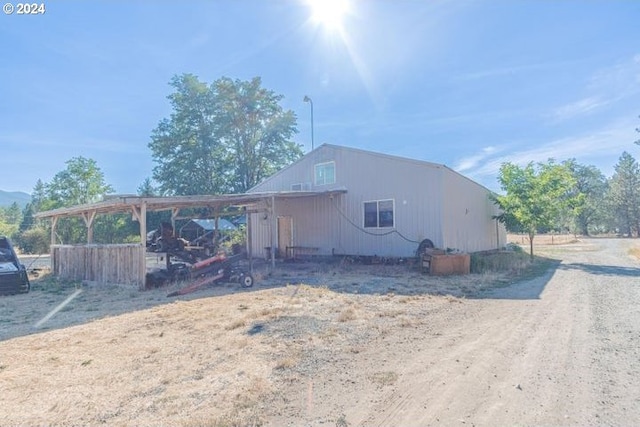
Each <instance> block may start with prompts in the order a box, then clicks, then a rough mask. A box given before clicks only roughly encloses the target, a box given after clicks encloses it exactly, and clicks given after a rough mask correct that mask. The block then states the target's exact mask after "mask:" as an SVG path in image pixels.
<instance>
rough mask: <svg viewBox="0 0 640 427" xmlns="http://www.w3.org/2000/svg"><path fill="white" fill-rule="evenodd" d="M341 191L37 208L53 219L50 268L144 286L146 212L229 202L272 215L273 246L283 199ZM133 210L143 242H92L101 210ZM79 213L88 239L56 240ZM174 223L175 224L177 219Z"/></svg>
mask: <svg viewBox="0 0 640 427" xmlns="http://www.w3.org/2000/svg"><path fill="white" fill-rule="evenodd" d="M336 192H344V190H341V191H320V192H318V191H283V192H265V193H245V194H225V195H215V196H207V195H197V196H174V197H141V196H133V195H119V196H106V197H105V199H104V200H103V201H100V202H96V203H90V204H85V205H78V206H72V207H67V208H59V209H53V210H49V211H44V212H38V213H36V214H35V215H34V216H35V218H38V219H51V249H50V253H51V271H52V272H53V274H54V275H56V276H58V277H60V278H63V279H68V280H87V281H92V282H97V283H117V284H130V285H137V286H138V288H139V289H144V288H145V276H146V272H147V265H146V236H147V212H149V211H171V220H172V222H174V223H175V220H176V219H180V211H181V210H182V209H189V208H207V209H208V211H209V212H210V216H211V217H212V218H217V217H219V216H221V215H222V214H223V212H225V213H226V211H228V210H229V209H230V208H232V209H235V210H236V212H238V213H242V214H245V215H251V214H257V213H260V214H261V215H266V216H267V217H268V218H269V219H270V221H269V227H270V235H271V242H272V247H275V246H276V230H277V217H276V215H275V212H276V205H277V203H278V201H279V200H284V199H291V198H300V197H320V196H323V195H330V194H333V193H336ZM116 213H130V214H131V215H132V216H133V219H134V220H135V221H137V222H138V223H139V229H140V243H133V244H94V243H93V225H94V221H95V219H96V217H97V216H98V215H105V214H116ZM65 217H80V218H82V219H83V220H84V223H85V225H86V227H87V242H86V244H72V245H69V244H56V233H55V230H56V225H57V223H58V220H59V219H60V218H65ZM250 224H251V221H247V230H246V232H247V252H248V256H249V259H250V260H252V258H253V254H252V253H251V241H250V239H251V230H250V229H249V227H250V226H251V225H250ZM174 228H175V224H174ZM271 266H272V268H275V253H274V251H272V253H271Z"/></svg>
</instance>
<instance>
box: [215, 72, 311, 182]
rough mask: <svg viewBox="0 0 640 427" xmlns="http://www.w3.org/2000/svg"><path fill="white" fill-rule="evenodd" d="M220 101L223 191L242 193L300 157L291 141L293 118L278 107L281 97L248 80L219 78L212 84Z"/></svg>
mask: <svg viewBox="0 0 640 427" xmlns="http://www.w3.org/2000/svg"><path fill="white" fill-rule="evenodd" d="M214 87H215V91H216V93H217V98H218V100H219V105H220V112H219V114H220V115H219V118H220V119H221V120H220V130H221V137H222V141H223V143H224V147H225V149H226V162H225V163H226V164H228V165H234V167H233V168H232V169H231V173H227V174H226V175H227V181H226V185H227V188H226V192H230V193H244V192H246V191H247V190H249V189H250V188H251V187H253V186H255V185H256V184H258V183H259V182H261V181H262V180H263V179H264V178H266V177H268V176H270V175H272V174H273V173H275V172H277V171H278V170H279V169H280V168H282V167H283V166H285V165H287V164H289V163H291V162H293V161H295V160H297V159H298V158H300V157H301V156H302V150H301V148H300V146H299V145H298V144H296V143H294V142H293V141H291V138H292V137H293V135H294V134H295V133H297V129H296V116H295V114H294V113H293V112H292V111H291V110H288V111H285V110H283V109H282V107H281V106H280V105H279V102H280V101H282V99H283V98H284V97H283V96H282V95H276V94H275V93H274V92H272V91H270V90H267V89H264V88H262V87H261V80H260V78H258V77H255V78H253V79H252V80H251V81H246V82H244V81H241V80H231V79H229V78H222V79H220V80H218V81H216V82H215V83H214Z"/></svg>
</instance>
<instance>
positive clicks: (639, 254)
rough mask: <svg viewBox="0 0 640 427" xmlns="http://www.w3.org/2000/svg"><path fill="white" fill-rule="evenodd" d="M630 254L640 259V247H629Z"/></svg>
mask: <svg viewBox="0 0 640 427" xmlns="http://www.w3.org/2000/svg"><path fill="white" fill-rule="evenodd" d="M629 255H631V256H632V257H635V258H637V259H640V248H631V249H629Z"/></svg>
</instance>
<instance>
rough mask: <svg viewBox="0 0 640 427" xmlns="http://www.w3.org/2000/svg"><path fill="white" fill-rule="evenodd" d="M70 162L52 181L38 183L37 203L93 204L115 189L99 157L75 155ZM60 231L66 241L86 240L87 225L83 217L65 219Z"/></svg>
mask: <svg viewBox="0 0 640 427" xmlns="http://www.w3.org/2000/svg"><path fill="white" fill-rule="evenodd" d="M66 165H67V167H66V168H65V169H64V170H62V171H60V172H58V173H57V174H56V175H55V176H54V177H53V179H52V180H51V182H50V183H48V184H42V182H41V181H38V182H37V183H36V188H34V192H33V193H34V196H35V197H34V199H33V203H34V204H37V206H38V207H39V209H40V210H49V209H55V208H61V207H68V206H75V205H81V204H86V203H93V202H97V201H99V200H101V199H102V198H103V197H104V196H105V195H106V194H109V193H111V192H113V187H111V185H109V184H107V183H106V182H105V179H104V174H103V172H102V170H100V168H99V167H98V164H97V163H96V161H95V160H93V159H87V158H85V157H82V156H80V157H74V158H72V159H70V160H68V161H67V162H66ZM56 233H57V235H58V238H59V239H60V241H62V242H63V243H70V242H79V241H82V240H84V239H86V225H85V224H84V221H82V220H81V219H79V218H61V219H60V220H59V221H58V224H57V225H56ZM94 238H95V239H96V241H100V240H101V235H100V234H98V233H95V234H94Z"/></svg>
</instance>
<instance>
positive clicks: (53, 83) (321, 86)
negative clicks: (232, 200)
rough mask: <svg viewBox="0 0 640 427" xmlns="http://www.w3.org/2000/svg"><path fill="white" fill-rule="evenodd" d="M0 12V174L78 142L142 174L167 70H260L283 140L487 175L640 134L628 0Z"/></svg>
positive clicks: (119, 4)
mask: <svg viewBox="0 0 640 427" xmlns="http://www.w3.org/2000/svg"><path fill="white" fill-rule="evenodd" d="M3 3H5V2H3ZM44 4H45V7H46V13H45V14H44V15H40V16H25V15H16V14H15V13H14V14H12V15H6V14H4V13H0V46H1V47H2V53H1V56H0V150H1V151H0V152H2V156H1V157H0V159H1V163H0V189H2V190H6V191H25V192H31V190H32V189H33V186H34V185H35V183H36V181H37V179H39V178H40V179H42V180H43V181H45V182H47V181H50V180H51V178H52V177H53V176H54V175H55V174H56V173H57V172H59V171H61V170H63V169H64V168H65V161H67V160H69V159H70V158H72V157H75V156H80V155H82V156H85V157H88V158H92V159H95V160H96V161H97V163H98V165H99V167H100V168H101V169H102V170H103V172H104V174H105V178H106V180H107V182H108V183H110V184H111V185H113V186H114V187H115V189H116V191H117V192H118V193H135V192H136V189H137V187H138V186H139V185H140V183H141V182H142V181H143V180H144V179H145V178H146V177H150V176H151V175H152V168H153V165H154V164H153V162H152V159H151V153H150V150H149V149H148V143H149V140H150V134H151V131H152V130H153V129H154V128H155V127H156V126H157V124H158V122H159V121H160V120H161V119H163V118H165V117H168V116H169V114H170V113H171V110H170V106H169V102H168V100H167V98H166V97H167V95H169V93H170V91H171V88H170V87H169V86H168V82H169V80H170V79H171V77H172V76H173V75H176V74H182V73H193V74H195V75H197V76H199V78H200V79H201V80H203V81H206V82H209V83H210V82H212V81H214V80H215V79H217V78H220V77H222V76H227V77H231V78H233V79H236V78H238V79H243V80H248V79H250V78H252V77H254V76H260V77H261V78H262V82H263V86H264V87H265V88H267V89H270V90H273V91H274V92H276V93H279V94H282V95H284V100H283V101H282V106H283V107H284V108H286V109H291V110H293V111H294V112H295V113H296V114H297V117H298V130H299V133H298V134H297V135H296V136H295V140H296V142H298V143H300V144H303V145H304V147H305V151H308V150H309V149H310V148H311V123H310V105H309V104H308V103H304V102H303V101H302V100H303V98H304V96H305V95H308V96H309V97H311V98H312V100H313V104H314V133H315V145H316V146H318V145H319V144H321V143H324V142H327V143H332V144H338V145H345V146H350V147H356V148H361V149H367V150H372V151H378V152H383V153H388V154H393V155H398V156H405V157H411V158H416V159H421V160H427V161H431V162H436V163H442V164H446V165H447V166H449V167H451V168H453V169H455V170H458V171H459V172H461V173H463V174H464V175H466V176H468V177H470V178H472V179H474V180H476V181H478V182H480V183H481V184H483V185H485V186H487V187H489V188H491V189H498V188H499V187H498V184H497V181H496V176H497V170H498V168H499V167H500V164H501V163H503V162H506V161H510V162H514V163H518V164H526V163H527V162H529V161H545V160H546V159H548V158H550V157H553V158H555V159H557V160H565V159H567V158H572V157H573V158H576V159H577V160H578V161H579V162H581V163H584V164H592V165H595V166H597V167H599V168H600V169H601V170H602V171H603V173H605V175H607V176H610V175H611V174H612V172H613V166H614V165H615V163H616V162H617V160H618V158H619V156H620V154H621V153H622V152H623V151H624V150H626V151H629V152H630V153H631V154H632V155H634V156H635V157H636V158H639V157H640V156H639V153H640V147H638V146H636V145H634V144H633V141H635V140H636V139H639V137H640V134H638V133H637V132H635V128H636V127H640V119H639V118H638V116H639V115H640V1H633V0H626V1H616V0H584V1H572V0H508V1H506V0H505V1H503V0H452V1H445V0H421V1H418V0H395V1H392V0H355V1H350V2H349V4H348V9H347V11H346V13H345V15H344V16H343V17H342V20H341V23H340V24H337V25H328V24H327V23H326V22H323V21H321V20H319V19H318V17H317V14H316V13H315V12H314V11H315V9H314V7H313V6H312V5H311V4H309V2H308V1H305V0H211V1H198V0H191V1H188V2H187V1H185V2H180V1H163V0H159V1H145V0H130V1H124V0H122V1H118V0H111V1H102V0H92V1H74V0H64V1H62V0H56V1H54V0H45V1H44Z"/></svg>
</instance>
